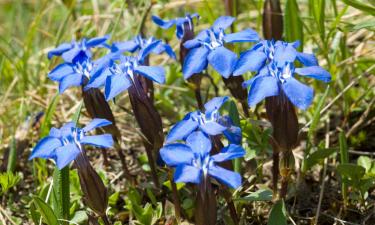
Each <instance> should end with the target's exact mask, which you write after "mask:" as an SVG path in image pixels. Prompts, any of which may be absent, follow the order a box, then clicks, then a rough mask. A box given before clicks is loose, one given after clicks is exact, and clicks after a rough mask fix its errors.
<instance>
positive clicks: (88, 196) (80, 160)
mask: <svg viewBox="0 0 375 225" xmlns="http://www.w3.org/2000/svg"><path fill="white" fill-rule="evenodd" d="M75 162H76V165H77V169H78V170H77V171H78V176H79V182H80V184H81V190H82V192H83V195H84V203H85V204H86V205H87V206H88V207H89V208H90V209H92V210H93V211H94V212H95V213H96V214H98V215H99V216H100V217H105V212H106V209H107V207H108V193H107V188H106V187H105V186H104V183H103V181H102V180H101V178H100V176H99V175H98V173H97V172H96V171H95V170H94V168H93V167H92V166H91V164H90V163H89V161H88V158H87V156H86V155H85V153H84V152H82V153H81V154H79V155H78V156H77V158H76V160H75Z"/></svg>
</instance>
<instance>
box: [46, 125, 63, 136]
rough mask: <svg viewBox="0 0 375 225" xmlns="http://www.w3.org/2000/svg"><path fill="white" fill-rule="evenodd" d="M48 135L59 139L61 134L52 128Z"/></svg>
mask: <svg viewBox="0 0 375 225" xmlns="http://www.w3.org/2000/svg"><path fill="white" fill-rule="evenodd" d="M48 135H49V136H51V137H55V138H59V137H61V132H60V130H59V129H57V128H55V127H52V128H51V130H50V131H49V134H48Z"/></svg>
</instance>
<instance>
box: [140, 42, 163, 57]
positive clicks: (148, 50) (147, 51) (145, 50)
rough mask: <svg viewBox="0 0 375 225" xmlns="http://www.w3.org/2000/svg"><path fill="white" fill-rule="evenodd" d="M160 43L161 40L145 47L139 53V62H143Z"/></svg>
mask: <svg viewBox="0 0 375 225" xmlns="http://www.w3.org/2000/svg"><path fill="white" fill-rule="evenodd" d="M160 42H161V41H160V40H156V41H154V42H152V43H150V44H148V45H147V46H145V47H143V48H142V49H141V50H140V51H139V53H138V60H139V61H141V62H142V61H143V60H144V59H145V58H146V57H147V56H148V55H149V54H150V53H151V52H152V51H153V50H154V48H156V47H157V46H158V45H159V44H160Z"/></svg>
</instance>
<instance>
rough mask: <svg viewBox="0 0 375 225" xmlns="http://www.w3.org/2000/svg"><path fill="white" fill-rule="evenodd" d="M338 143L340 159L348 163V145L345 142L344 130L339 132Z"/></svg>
mask: <svg viewBox="0 0 375 225" xmlns="http://www.w3.org/2000/svg"><path fill="white" fill-rule="evenodd" d="M339 145H340V161H341V163H348V162H349V159H348V158H349V156H348V145H347V144H346V137H345V134H344V132H340V134H339Z"/></svg>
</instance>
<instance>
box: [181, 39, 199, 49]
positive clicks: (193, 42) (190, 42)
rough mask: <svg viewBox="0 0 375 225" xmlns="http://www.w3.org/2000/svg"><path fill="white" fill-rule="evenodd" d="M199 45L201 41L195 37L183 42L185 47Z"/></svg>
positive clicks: (189, 47)
mask: <svg viewBox="0 0 375 225" xmlns="http://www.w3.org/2000/svg"><path fill="white" fill-rule="evenodd" d="M200 46H201V42H200V41H199V40H198V39H197V38H194V39H191V40H187V41H185V43H184V47H185V48H187V49H191V48H197V47H200Z"/></svg>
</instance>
